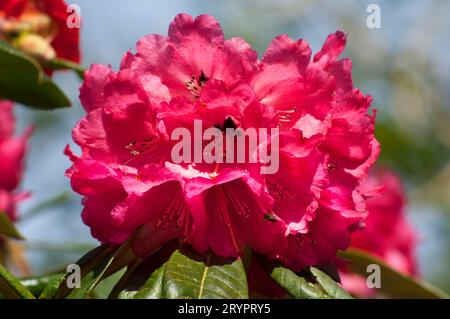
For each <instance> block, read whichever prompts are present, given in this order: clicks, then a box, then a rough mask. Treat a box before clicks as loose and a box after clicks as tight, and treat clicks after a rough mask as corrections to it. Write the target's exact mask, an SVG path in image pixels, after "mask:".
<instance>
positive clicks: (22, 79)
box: [0, 41, 70, 110]
mask: <svg viewBox="0 0 450 319" xmlns="http://www.w3.org/2000/svg"><path fill="white" fill-rule="evenodd" d="M0 70H1V72H0V98H3V99H8V100H12V101H16V102H19V103H22V104H25V105H27V106H30V107H33V108H37V109H43V110H50V109H57V108H62V107H67V106H70V101H69V99H68V98H67V97H66V96H65V95H64V93H63V92H62V91H61V90H60V89H59V88H58V87H57V86H56V84H55V83H53V82H52V80H51V79H50V78H49V77H48V76H46V75H45V74H44V72H43V70H42V68H41V66H40V65H39V63H38V62H37V61H36V60H35V59H33V58H31V57H30V56H28V55H26V54H24V53H22V52H20V51H18V50H16V49H14V48H13V47H11V46H10V45H8V44H7V43H5V42H3V41H0Z"/></svg>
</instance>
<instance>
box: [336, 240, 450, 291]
mask: <svg viewBox="0 0 450 319" xmlns="http://www.w3.org/2000/svg"><path fill="white" fill-rule="evenodd" d="M339 256H341V257H343V258H345V259H347V260H349V261H350V264H349V270H350V271H353V272H355V273H357V274H360V275H362V276H364V277H367V276H368V275H369V274H368V273H367V266H369V265H371V264H376V265H379V266H380V269H381V288H380V292H382V293H383V294H385V295H388V296H390V297H394V298H429V299H436V298H449V296H447V295H446V294H445V293H444V292H442V291H440V290H439V289H438V288H436V287H433V286H431V285H430V284H428V283H426V282H423V281H421V280H418V279H414V278H412V277H410V276H407V275H404V274H402V273H400V272H398V271H396V270H395V269H393V268H391V267H390V266H388V265H387V264H386V263H385V262H384V261H382V260H381V259H380V258H378V257H377V256H374V255H372V254H370V253H367V252H365V251H362V250H359V249H355V248H351V249H348V250H347V251H343V252H339Z"/></svg>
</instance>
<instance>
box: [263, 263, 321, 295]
mask: <svg viewBox="0 0 450 319" xmlns="http://www.w3.org/2000/svg"><path fill="white" fill-rule="evenodd" d="M270 275H271V277H272V278H273V280H275V281H276V282H277V283H278V284H279V285H280V286H281V287H283V288H284V289H286V291H287V292H288V293H289V294H290V295H291V296H292V297H294V298H296V299H327V295H326V293H325V292H324V291H323V290H322V289H320V288H319V287H318V286H317V285H314V284H313V283H311V282H308V281H307V280H306V279H305V278H303V277H300V276H298V275H297V274H296V273H294V272H293V271H292V270H290V269H287V268H284V267H281V266H277V267H275V268H274V269H273V270H272V272H271V274H270Z"/></svg>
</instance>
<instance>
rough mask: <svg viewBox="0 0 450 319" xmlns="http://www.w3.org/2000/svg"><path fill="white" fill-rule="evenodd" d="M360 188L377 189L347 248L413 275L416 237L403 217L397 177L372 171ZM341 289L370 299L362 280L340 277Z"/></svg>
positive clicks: (414, 272) (400, 190)
mask: <svg viewBox="0 0 450 319" xmlns="http://www.w3.org/2000/svg"><path fill="white" fill-rule="evenodd" d="M362 187H363V188H364V189H367V190H369V189H374V188H377V187H378V188H379V190H380V192H379V194H377V195H374V196H371V197H370V198H369V199H368V200H367V210H368V211H369V215H368V217H367V219H366V220H365V221H364V224H365V227H364V228H363V229H362V230H359V231H356V232H354V233H353V234H352V243H351V246H352V247H355V248H358V249H362V250H365V251H367V252H370V253H372V254H375V255H377V256H378V257H380V258H381V259H383V260H384V261H385V262H386V263H387V264H388V265H390V266H391V267H393V268H394V269H396V270H398V271H399V272H401V273H404V274H408V275H413V276H417V275H418V270H417V264H416V259H415V254H414V253H415V248H416V244H417V235H416V232H415V231H414V229H413V228H412V227H411V225H410V224H409V223H408V221H407V220H406V217H405V212H404V208H405V194H404V192H403V186H402V184H401V181H400V178H399V177H398V176H397V175H395V174H394V173H392V172H389V171H386V170H378V171H375V172H374V173H373V174H371V175H370V177H369V178H368V179H367V180H366V181H365V182H364V184H363V185H362ZM341 278H342V283H343V284H344V287H345V288H346V289H347V290H348V291H350V292H353V293H355V294H358V295H360V296H364V297H370V296H371V295H372V294H373V292H374V291H373V290H371V289H369V288H368V287H367V285H366V283H365V279H364V278H361V277H359V276H357V275H353V274H349V273H347V272H345V270H344V271H343V272H342V274H341Z"/></svg>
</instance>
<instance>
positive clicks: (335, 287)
mask: <svg viewBox="0 0 450 319" xmlns="http://www.w3.org/2000/svg"><path fill="white" fill-rule="evenodd" d="M309 271H310V272H311V274H312V275H313V276H314V280H315V281H316V282H317V284H318V285H319V286H320V287H321V288H322V290H323V291H325V293H326V294H327V295H328V296H329V297H331V298H333V299H352V296H351V295H350V294H349V293H348V292H346V291H345V290H344V289H342V287H341V286H340V285H339V284H338V283H337V282H336V281H334V279H333V278H331V277H330V276H328V275H327V274H326V273H324V272H323V271H322V270H320V269H318V268H315V267H311V268H310V269H309Z"/></svg>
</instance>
